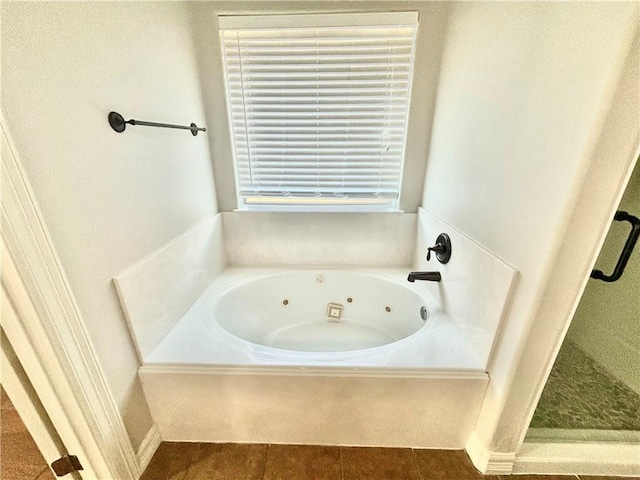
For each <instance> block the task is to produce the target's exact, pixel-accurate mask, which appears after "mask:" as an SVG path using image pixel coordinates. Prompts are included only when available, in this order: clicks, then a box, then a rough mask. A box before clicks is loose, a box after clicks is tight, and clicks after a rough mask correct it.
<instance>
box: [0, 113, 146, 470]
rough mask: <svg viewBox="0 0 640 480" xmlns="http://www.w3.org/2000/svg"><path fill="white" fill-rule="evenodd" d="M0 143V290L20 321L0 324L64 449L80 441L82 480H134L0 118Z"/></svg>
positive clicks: (121, 430)
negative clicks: (0, 259) (88, 467)
mask: <svg viewBox="0 0 640 480" xmlns="http://www.w3.org/2000/svg"><path fill="white" fill-rule="evenodd" d="M0 143H1V146H2V149H1V151H2V155H1V157H2V158H1V165H2V194H3V196H2V204H1V207H2V208H1V213H2V240H3V242H2V246H3V250H4V249H5V248H6V251H4V252H3V253H5V254H6V257H5V258H3V265H2V286H3V289H4V290H5V291H6V292H7V295H8V298H9V299H10V300H11V301H12V302H13V303H14V304H15V308H16V310H17V311H18V314H19V316H20V319H19V321H14V322H10V323H9V322H7V323H5V322H4V320H5V319H4V318H3V328H4V329H5V333H6V334H7V336H8V337H9V340H10V341H11V343H12V345H13V346H14V349H15V350H16V354H17V356H18V358H20V360H21V363H22V364H23V367H24V368H25V370H26V371H27V375H28V376H29V378H30V380H31V381H32V383H33V384H34V388H35V389H36V392H37V393H38V396H39V397H40V398H41V401H42V403H43V406H44V407H45V410H46V411H47V414H49V416H50V417H51V419H52V422H53V424H54V426H55V427H56V429H59V425H61V424H65V425H67V424H69V428H66V430H65V431H66V432H67V433H68V435H67V436H66V437H65V436H64V432H59V433H61V437H62V440H63V442H65V444H66V443H67V439H70V440H72V441H73V442H76V441H79V442H80V444H81V445H82V449H83V450H85V453H86V455H88V456H89V457H90V458H87V459H86V461H89V464H93V466H94V467H95V469H94V470H93V471H92V472H91V474H89V473H87V475H88V477H87V478H92V477H91V476H89V475H96V477H99V478H117V479H118V480H129V479H131V480H134V479H137V478H139V476H140V473H141V472H140V465H139V463H138V457H137V456H136V453H135V451H134V448H133V446H132V445H131V441H130V440H129V436H128V434H127V431H126V428H125V425H124V422H123V419H122V417H121V415H120V412H119V410H118V406H117V404H116V402H115V399H114V398H113V395H112V394H111V391H110V390H109V386H108V384H107V381H106V378H105V376H104V372H103V370H102V367H101V365H100V363H99V360H98V358H97V357H96V354H95V349H94V347H93V344H92V343H91V340H90V338H89V334H88V332H87V330H86V327H85V324H84V320H83V318H82V314H81V312H80V309H79V307H78V305H77V303H76V301H75V298H74V296H73V293H72V291H71V288H70V286H69V283H68V280H67V278H66V275H65V273H64V269H63V267H62V263H61V261H60V259H59V257H58V255H57V253H56V250H55V246H54V245H53V242H52V240H51V237H50V235H49V232H48V229H47V227H46V225H45V223H44V220H43V217H42V213H41V211H40V209H39V207H38V204H37V201H36V198H35V195H34V193H33V190H32V189H31V186H30V183H29V181H28V178H27V176H26V173H25V170H24V167H23V165H22V163H21V161H20V159H19V156H18V153H17V151H16V148H15V145H14V144H13V142H12V140H11V137H10V135H9V132H8V130H7V123H6V121H5V119H4V118H3V117H2V116H1V115H0ZM12 337H13V338H12ZM17 338H20V341H15V339H17ZM23 358H28V359H29V361H28V362H25V361H24V360H23ZM36 372H37V373H38V378H37V380H38V382H34V381H33V379H32V376H34V377H35V375H33V374H34V373H36ZM56 419H57V420H58V421H56ZM76 443H77V442H76ZM67 446H69V445H67ZM85 447H86V448H85ZM85 470H86V468H85Z"/></svg>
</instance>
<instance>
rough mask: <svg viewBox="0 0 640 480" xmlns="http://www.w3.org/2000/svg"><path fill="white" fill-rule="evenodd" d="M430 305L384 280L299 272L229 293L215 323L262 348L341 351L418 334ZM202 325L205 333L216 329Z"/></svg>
mask: <svg viewBox="0 0 640 480" xmlns="http://www.w3.org/2000/svg"><path fill="white" fill-rule="evenodd" d="M426 303H427V300H426V299H425V298H424V297H423V296H421V295H419V294H418V293H416V292H415V291H412V290H410V289H409V288H407V287H405V286H404V285H401V284H398V283H397V282H395V281H393V280H392V279H389V278H384V277H381V276H373V275H371V274H366V273H363V272H353V271H324V270H308V271H294V272H286V273H280V274H275V275H271V276H267V277H263V278H259V279H256V280H249V281H247V282H244V283H241V284H240V285H237V286H235V287H233V288H231V289H229V290H228V291H226V292H225V293H224V294H223V295H220V296H218V298H217V299H216V301H215V303H214V305H213V320H214V321H215V322H216V323H217V324H218V325H219V326H220V327H222V328H223V329H224V330H225V331H227V332H228V333H230V334H231V335H234V336H235V337H237V338H240V339H242V340H245V341H247V342H251V343H253V344H257V345H262V346H265V347H273V348H278V349H284V350H294V351H298V352H343V351H354V350H361V349H367V348H373V347H379V346H382V345H388V344H391V343H394V342H397V341H398V340H401V339H403V338H407V337H409V336H410V335H413V334H415V333H416V332H418V331H419V330H420V329H421V328H423V327H424V326H425V325H426V320H428V313H427V312H428V311H429V309H428V307H427V306H426ZM432 307H433V305H432ZM423 317H424V319H423ZM203 320H204V321H205V328H206V327H207V326H209V325H210V324H211V321H210V319H209V318H204V319H203Z"/></svg>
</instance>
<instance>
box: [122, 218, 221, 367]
mask: <svg viewBox="0 0 640 480" xmlns="http://www.w3.org/2000/svg"><path fill="white" fill-rule="evenodd" d="M227 263H228V262H227V257H226V252H225V250H224V247H223V239H222V216H221V214H217V215H211V216H209V217H207V218H205V219H204V220H202V221H201V222H200V223H198V224H197V225H195V226H194V227H193V228H191V229H190V230H188V231H187V232H185V233H184V234H182V235H180V236H179V237H177V238H176V239H174V240H172V241H171V242H169V243H168V244H166V245H164V246H163V247H161V248H159V249H158V250H156V251H155V252H153V253H151V254H150V255H148V256H147V257H145V258H143V259H142V260H140V261H139V262H137V263H136V264H134V265H132V266H131V267H129V268H128V269H127V270H125V271H124V272H122V273H121V274H120V275H118V276H117V277H116V278H114V279H113V282H114V286H115V288H116V291H117V293H118V298H119V299H120V304H121V305H122V309H123V311H124V314H125V317H126V319H127V323H128V325H129V330H130V331H131V335H132V337H133V338H134V340H135V342H134V343H135V345H136V349H137V351H138V355H139V358H140V360H141V361H142V360H143V359H144V358H145V357H147V356H148V355H149V354H150V353H151V352H152V351H153V350H154V349H155V348H156V347H157V346H158V344H159V343H160V341H161V340H162V339H163V338H164V337H165V335H167V333H168V332H169V331H170V330H171V329H172V328H173V327H174V326H175V324H176V323H177V322H178V320H180V318H181V317H182V316H183V315H184V314H185V313H186V312H187V311H188V310H189V309H190V308H191V306H192V305H193V304H194V302H195V301H196V300H197V299H198V297H200V295H201V294H202V293H203V292H204V291H205V290H206V289H207V288H208V287H209V286H210V285H211V282H213V280H214V279H215V278H216V276H217V275H218V274H219V273H220V271H221V270H222V269H224V267H225V266H226V265H227Z"/></svg>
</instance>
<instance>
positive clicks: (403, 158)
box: [218, 11, 420, 213]
mask: <svg viewBox="0 0 640 480" xmlns="http://www.w3.org/2000/svg"><path fill="white" fill-rule="evenodd" d="M418 17H419V12H418V11H411V12H378V11H376V12H361V13H355V12H354V13H348V14H306V13H302V14H294V15H258V16H256V15H248V16H237V15H225V16H219V17H218V20H219V25H220V28H219V29H218V37H219V40H220V52H222V49H223V48H224V42H223V41H222V35H223V33H222V32H223V29H225V28H229V27H228V26H229V24H230V23H229V22H230V21H232V22H233V24H234V28H239V25H240V26H242V27H243V28H249V29H251V28H257V29H267V28H274V26H275V27H276V28H277V27H278V26H282V27H283V28H289V27H296V28H298V27H309V28H313V27H324V26H327V21H329V22H332V24H331V25H330V27H334V26H335V25H338V24H340V23H341V22H343V25H344V26H363V27H368V26H388V27H390V28H393V27H395V26H403V25H404V26H406V25H407V19H410V18H411V19H412V20H411V22H412V24H413V25H414V32H413V38H412V43H411V59H410V64H411V66H410V70H409V75H408V82H409V85H408V87H407V97H408V98H407V102H406V110H405V112H406V113H405V117H404V129H403V134H404V137H403V142H402V150H401V154H400V161H399V168H400V171H399V174H398V184H397V191H398V196H397V198H394V201H393V203H391V202H380V201H375V197H370V198H363V199H358V198H355V199H348V200H347V201H335V200H332V199H327V198H324V199H320V200H314V199H313V198H314V197H313V196H312V195H310V196H309V197H308V198H309V200H307V199H306V198H304V199H301V198H299V197H298V198H297V199H296V200H295V201H291V202H289V201H286V200H285V199H286V197H282V196H280V197H274V198H275V200H274V201H272V202H268V201H264V202H262V201H257V202H256V203H252V204H250V205H247V204H246V202H243V200H244V199H246V198H247V197H246V196H243V195H241V192H240V179H239V174H238V161H237V158H236V152H235V142H234V134H233V131H232V126H233V118H232V112H231V108H230V98H229V95H228V94H227V91H228V90H227V89H228V79H227V68H226V66H225V64H224V57H223V61H222V70H223V73H224V88H225V90H224V97H225V103H226V111H227V117H228V118H227V122H228V132H229V138H230V141H231V148H232V157H233V159H232V170H233V175H234V180H235V182H234V183H235V185H234V186H235V201H236V205H235V208H234V211H266V212H325V213H340V212H360V213H362V212H402V211H403V209H402V207H401V205H402V203H401V202H402V198H403V187H404V185H405V180H406V178H405V174H406V168H405V167H406V165H407V145H408V143H409V130H410V129H409V125H410V122H411V117H412V115H411V111H412V103H413V97H414V95H415V93H414V88H413V86H414V78H415V75H416V63H417V50H418V30H419V25H420V24H419V22H418ZM265 19H268V20H267V23H268V26H265ZM221 55H222V53H221ZM309 193H310V194H312V193H313V191H312V190H311V189H310V192H309ZM256 198H268V197H256ZM336 198H338V197H336Z"/></svg>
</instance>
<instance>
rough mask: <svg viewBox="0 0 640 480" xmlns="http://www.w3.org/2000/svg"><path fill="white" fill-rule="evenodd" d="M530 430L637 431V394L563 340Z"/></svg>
mask: <svg viewBox="0 0 640 480" xmlns="http://www.w3.org/2000/svg"><path fill="white" fill-rule="evenodd" d="M531 427H532V428H563V429H587V430H591V429H593V430H640V395H638V394H637V393H635V392H634V391H633V390H631V389H630V388H629V387H627V386H626V385H625V384H624V383H622V382H620V381H619V380H617V379H615V378H614V377H612V376H611V374H609V373H608V372H607V371H606V370H605V369H604V367H602V366H600V365H599V364H598V363H597V362H596V361H595V360H594V359H593V358H591V357H590V356H589V355H587V354H586V353H585V352H584V351H583V350H581V349H580V348H579V347H578V346H577V345H576V344H575V343H573V342H571V341H569V340H565V342H564V343H563V344H562V348H561V349H560V352H559V353H558V358H557V359H556V362H555V364H554V365H553V369H552V370H551V375H550V376H549V380H548V381H547V384H546V385H545V387H544V391H543V392H542V396H541V397H540V402H539V403H538V406H537V408H536V411H535V414H534V415H533V419H532V420H531Z"/></svg>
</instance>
